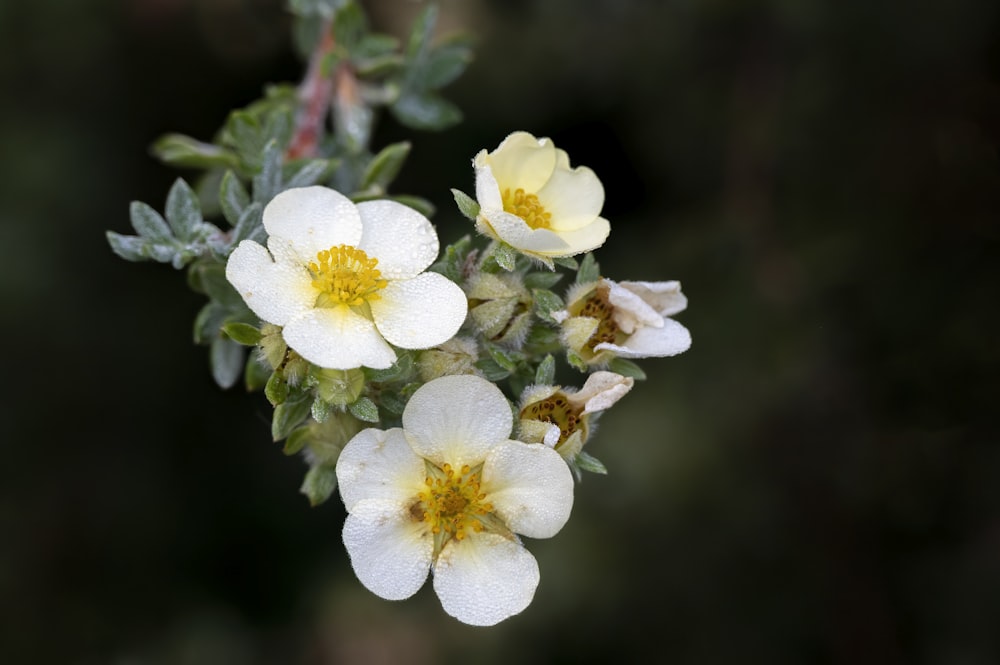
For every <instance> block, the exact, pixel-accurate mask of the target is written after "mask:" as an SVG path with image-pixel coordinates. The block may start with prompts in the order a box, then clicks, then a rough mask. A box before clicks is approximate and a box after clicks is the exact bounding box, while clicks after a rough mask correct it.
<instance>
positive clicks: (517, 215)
mask: <svg viewBox="0 0 1000 665" xmlns="http://www.w3.org/2000/svg"><path fill="white" fill-rule="evenodd" d="M473 166H474V167H475V171H476V199H477V200H478V202H479V215H478V216H477V218H476V228H477V229H478V230H479V232H480V233H482V234H484V235H487V236H489V237H491V238H493V239H495V240H499V241H502V242H505V243H507V244H508V245H510V246H512V247H514V248H515V249H517V250H518V251H520V252H521V253H523V254H525V255H527V256H530V257H532V258H534V259H537V260H539V261H541V262H542V263H544V264H545V265H547V266H549V267H550V268H551V267H553V263H552V259H554V258H559V257H567V256H574V255H576V254H582V253H584V252H589V251H591V250H592V249H596V248H597V247H600V246H601V245H603V244H604V241H605V240H607V238H608V233H609V232H610V230H611V225H610V224H609V223H608V220H606V219H604V218H603V217H601V216H600V215H601V208H603V207H604V186H603V185H602V184H601V181H600V180H599V179H598V178H597V176H596V175H595V174H594V172H593V171H592V170H590V169H589V168H587V167H585V166H578V167H576V168H571V167H570V164H569V156H568V155H567V154H566V152H565V151H563V150H559V149H557V148H556V147H555V144H553V143H552V141H551V140H550V139H547V138H541V139H538V138H535V137H534V136H532V135H531V134H529V133H527V132H514V133H513V134H510V135H509V136H508V137H507V138H505V139H504V140H503V142H501V143H500V145H499V146H498V147H497V148H496V150H493V151H492V152H488V151H486V150H481V151H480V152H479V154H477V155H476V157H475V159H474V160H473Z"/></svg>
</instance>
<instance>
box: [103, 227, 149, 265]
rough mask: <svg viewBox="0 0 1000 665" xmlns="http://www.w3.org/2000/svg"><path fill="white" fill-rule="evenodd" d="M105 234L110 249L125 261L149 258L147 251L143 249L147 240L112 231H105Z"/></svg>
mask: <svg viewBox="0 0 1000 665" xmlns="http://www.w3.org/2000/svg"><path fill="white" fill-rule="evenodd" d="M105 236H106V237H107V239H108V244H109V245H111V251H113V252H114V253H115V254H117V255H118V256H120V257H122V258H123V259H125V260H126V261H146V260H148V259H149V254H148V251H146V250H145V245H146V244H147V242H148V241H146V240H144V239H143V238H140V237H139V236H123V235H122V234H120V233H115V232H114V231H108V232H106V233H105Z"/></svg>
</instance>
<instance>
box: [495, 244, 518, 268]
mask: <svg viewBox="0 0 1000 665" xmlns="http://www.w3.org/2000/svg"><path fill="white" fill-rule="evenodd" d="M493 260H494V261H496V262H497V265H498V266H500V267H501V268H503V269H504V270H506V271H507V272H511V271H513V270H514V266H515V265H516V264H517V251H516V250H515V249H514V248H513V247H511V246H510V245H508V244H507V243H505V242H498V243H496V245H495V246H494V247H493Z"/></svg>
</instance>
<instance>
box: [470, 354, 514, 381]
mask: <svg viewBox="0 0 1000 665" xmlns="http://www.w3.org/2000/svg"><path fill="white" fill-rule="evenodd" d="M476 367H478V368H479V369H480V370H482V372H483V376H485V377H486V379H487V380H489V381H493V382H496V381H503V380H504V379H506V378H507V377H508V376H510V370H509V369H505V368H503V367H501V366H500V365H499V364H498V363H497V361H496V360H494V359H493V358H480V359H479V360H477V361H476Z"/></svg>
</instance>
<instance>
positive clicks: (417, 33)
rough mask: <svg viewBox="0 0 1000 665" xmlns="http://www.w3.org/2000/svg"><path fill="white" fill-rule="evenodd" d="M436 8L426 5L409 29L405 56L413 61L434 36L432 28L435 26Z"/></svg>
mask: <svg viewBox="0 0 1000 665" xmlns="http://www.w3.org/2000/svg"><path fill="white" fill-rule="evenodd" d="M437 12H438V10H437V6H436V5H433V4H429V5H427V7H425V8H424V10H423V11H422V12H420V14H418V15H417V18H416V20H414V22H413V27H412V28H411V29H410V38H409V40H408V41H407V43H406V55H407V57H409V58H411V59H413V58H416V57H417V56H418V55H419V54H420V52H421V51H422V50H424V49H426V48H427V45H428V43H429V42H430V39H431V36H432V35H433V34H434V26H435V24H437Z"/></svg>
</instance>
